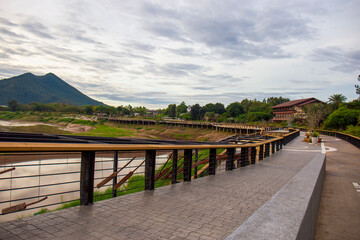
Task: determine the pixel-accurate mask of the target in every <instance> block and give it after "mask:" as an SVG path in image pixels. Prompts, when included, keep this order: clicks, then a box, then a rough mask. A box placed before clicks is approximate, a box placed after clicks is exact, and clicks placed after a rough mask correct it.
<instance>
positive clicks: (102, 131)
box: [75, 124, 133, 137]
mask: <svg viewBox="0 0 360 240" xmlns="http://www.w3.org/2000/svg"><path fill="white" fill-rule="evenodd" d="M95 126H96V128H95V129H93V130H91V131H88V132H85V133H76V134H75V135H83V136H100V137H130V136H133V131H131V130H129V129H124V128H116V127H111V126H108V125H105V124H104V125H99V124H97V125H95Z"/></svg>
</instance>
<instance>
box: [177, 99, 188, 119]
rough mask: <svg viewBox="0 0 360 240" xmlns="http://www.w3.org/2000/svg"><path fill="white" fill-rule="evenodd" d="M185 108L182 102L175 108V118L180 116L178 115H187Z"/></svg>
mask: <svg viewBox="0 0 360 240" xmlns="http://www.w3.org/2000/svg"><path fill="white" fill-rule="evenodd" d="M187 108H188V107H187V106H186V104H185V102H184V101H182V102H181V103H180V104H179V105H178V106H177V107H176V116H180V114H183V113H187Z"/></svg>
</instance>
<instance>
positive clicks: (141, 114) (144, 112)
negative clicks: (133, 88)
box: [133, 107, 146, 116]
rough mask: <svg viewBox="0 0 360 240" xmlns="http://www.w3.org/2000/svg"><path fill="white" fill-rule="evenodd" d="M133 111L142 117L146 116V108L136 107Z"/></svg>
mask: <svg viewBox="0 0 360 240" xmlns="http://www.w3.org/2000/svg"><path fill="white" fill-rule="evenodd" d="M133 111H134V113H138V114H139V115H140V116H144V115H145V114H146V108H145V107H134V109H133Z"/></svg>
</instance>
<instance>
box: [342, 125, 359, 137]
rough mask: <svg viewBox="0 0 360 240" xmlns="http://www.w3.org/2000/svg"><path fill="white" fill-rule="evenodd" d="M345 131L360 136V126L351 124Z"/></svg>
mask: <svg viewBox="0 0 360 240" xmlns="http://www.w3.org/2000/svg"><path fill="white" fill-rule="evenodd" d="M345 133H347V134H350V135H353V136H356V137H360V126H353V125H349V126H347V127H346V131H345Z"/></svg>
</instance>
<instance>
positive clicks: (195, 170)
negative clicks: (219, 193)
mask: <svg viewBox="0 0 360 240" xmlns="http://www.w3.org/2000/svg"><path fill="white" fill-rule="evenodd" d="M198 157H199V149H195V162H197V161H198V160H197V159H198ZM196 178H197V167H195V168H194V179H196Z"/></svg>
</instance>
